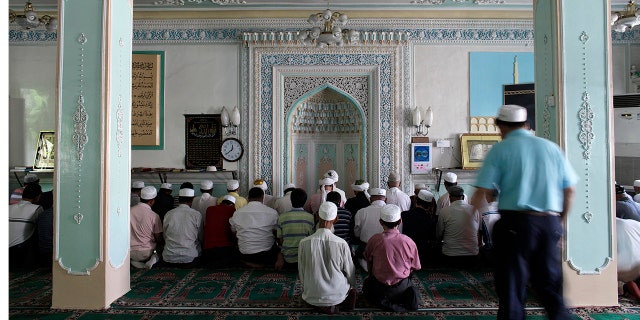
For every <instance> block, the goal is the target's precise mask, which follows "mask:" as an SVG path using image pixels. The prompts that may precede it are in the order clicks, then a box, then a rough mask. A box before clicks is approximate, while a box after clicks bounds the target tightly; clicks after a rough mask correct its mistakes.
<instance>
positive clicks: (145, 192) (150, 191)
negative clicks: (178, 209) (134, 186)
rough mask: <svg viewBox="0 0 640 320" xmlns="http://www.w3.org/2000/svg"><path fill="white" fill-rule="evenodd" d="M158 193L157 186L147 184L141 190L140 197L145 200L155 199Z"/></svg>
mask: <svg viewBox="0 0 640 320" xmlns="http://www.w3.org/2000/svg"><path fill="white" fill-rule="evenodd" d="M157 195H158V191H156V187H154V186H146V187H144V188H142V190H141V191H140V199H144V200H151V199H155V197H156V196H157Z"/></svg>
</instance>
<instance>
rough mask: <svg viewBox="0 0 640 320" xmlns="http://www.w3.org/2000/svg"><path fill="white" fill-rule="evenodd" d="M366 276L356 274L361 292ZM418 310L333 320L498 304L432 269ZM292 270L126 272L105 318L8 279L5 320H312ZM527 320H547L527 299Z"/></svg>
mask: <svg viewBox="0 0 640 320" xmlns="http://www.w3.org/2000/svg"><path fill="white" fill-rule="evenodd" d="M365 277H366V273H364V272H362V271H359V272H358V273H357V288H358V291H359V292H361V291H362V282H363V280H364V278H365ZM413 283H414V285H415V286H416V287H417V288H418V289H419V291H420V293H421V296H422V302H421V305H420V310H419V311H416V312H411V313H389V312H385V311H382V310H379V309H376V308H375V307H373V306H372V305H370V304H369V303H368V302H367V301H365V299H358V301H357V304H356V310H355V311H353V312H344V313H341V314H340V315H338V316H333V318H336V319H354V320H360V319H372V320H373V319H375V320H382V319H390V318H397V319H400V318H401V319H411V320H420V319H434V320H435V319H446V320H451V319H457V320H464V319H495V316H496V312H497V297H496V294H495V290H494V288H493V280H492V275H491V272H490V271H489V270H482V269H480V270H452V269H430V270H428V271H419V272H416V273H415V276H414V277H413ZM301 293H302V286H301V284H300V281H299V280H298V279H297V271H296V270H285V271H279V272H276V271H274V270H268V269H246V268H229V269H219V270H209V269H177V268H154V269H151V270H142V269H133V268H132V270H131V291H129V292H128V293H127V294H125V295H124V296H123V297H121V298H119V299H118V300H116V301H114V302H113V303H112V305H111V308H110V309H108V310H103V311H78V310H52V309H50V306H51V273H50V272H47V271H46V270H44V269H39V270H35V271H32V272H21V273H20V272H12V273H10V275H9V315H10V317H11V319H144V320H146V319H154V320H156V319H194V320H195V319H225V320H227V319H228V320H244V319H256V318H260V319H283V320H295V319H301V320H302V319H304V320H313V319H318V320H319V319H325V318H326V316H324V315H321V314H317V313H314V312H313V311H312V310H311V309H310V308H309V306H308V305H307V304H306V303H305V302H304V301H303V300H302V299H301V298H300V295H301ZM528 296H529V297H531V298H530V300H529V301H528V302H527V307H528V308H527V314H528V318H532V319H538V318H539V319H545V316H544V311H543V309H542V308H541V307H540V305H539V303H538V302H537V301H536V299H535V297H534V295H533V294H532V293H529V295H528ZM620 305H621V306H620V307H611V308H576V309H572V310H571V311H572V313H573V314H574V315H575V318H576V319H596V320H614V319H621V320H622V319H634V320H640V305H638V304H637V303H634V302H632V301H631V300H628V299H626V298H623V297H621V298H620Z"/></svg>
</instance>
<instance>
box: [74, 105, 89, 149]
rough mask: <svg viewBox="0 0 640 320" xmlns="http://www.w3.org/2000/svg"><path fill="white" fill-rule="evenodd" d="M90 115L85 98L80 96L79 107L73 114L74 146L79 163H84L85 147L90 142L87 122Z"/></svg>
mask: <svg viewBox="0 0 640 320" xmlns="http://www.w3.org/2000/svg"><path fill="white" fill-rule="evenodd" d="M88 118H89V115H88V114H87V110H86V108H85V107H84V96H83V95H79V96H78V107H77V108H76V112H75V113H74V114H73V128H74V130H73V144H74V145H75V147H76V158H77V159H78V161H82V156H83V153H84V146H85V145H86V144H87V142H88V141H89V137H88V136H87V120H88Z"/></svg>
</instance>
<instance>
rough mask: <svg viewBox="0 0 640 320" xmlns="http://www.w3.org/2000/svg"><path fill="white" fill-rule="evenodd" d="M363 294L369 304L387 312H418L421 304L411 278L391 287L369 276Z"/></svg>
mask: <svg viewBox="0 0 640 320" xmlns="http://www.w3.org/2000/svg"><path fill="white" fill-rule="evenodd" d="M362 293H363V294H364V296H365V297H366V298H367V300H369V302H371V303H373V304H375V305H377V306H379V307H381V308H383V309H385V310H391V311H413V310H418V305H419V304H420V293H419V292H418V289H416V288H415V287H414V286H413V284H412V283H411V276H409V277H408V278H404V279H402V280H401V281H400V282H398V283H396V284H394V285H391V286H389V285H386V284H384V283H382V282H379V281H378V280H377V279H376V278H375V277H374V276H372V275H369V276H368V277H367V279H365V280H364V284H363V286H362Z"/></svg>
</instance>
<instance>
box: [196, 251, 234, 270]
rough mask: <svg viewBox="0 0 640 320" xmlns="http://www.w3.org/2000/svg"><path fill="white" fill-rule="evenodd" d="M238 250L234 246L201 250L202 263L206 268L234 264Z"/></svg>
mask: <svg viewBox="0 0 640 320" xmlns="http://www.w3.org/2000/svg"><path fill="white" fill-rule="evenodd" d="M239 255H240V252H239V251H238V248H236V247H217V248H210V249H204V250H202V264H203V265H204V267H206V268H220V267H226V266H229V265H233V264H236V263H237V262H238V256H239Z"/></svg>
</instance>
